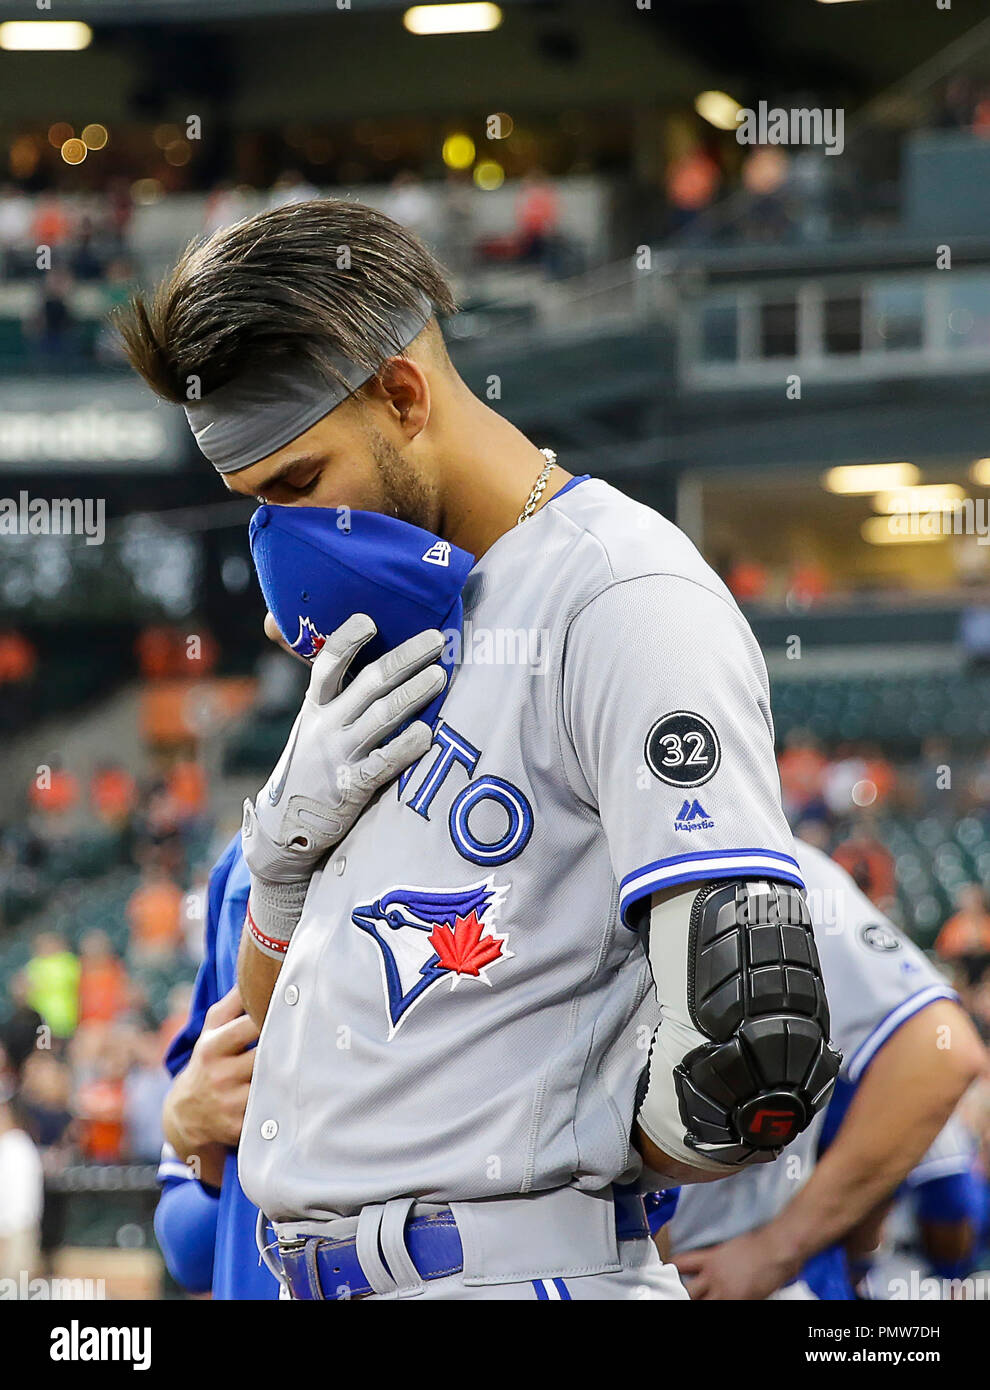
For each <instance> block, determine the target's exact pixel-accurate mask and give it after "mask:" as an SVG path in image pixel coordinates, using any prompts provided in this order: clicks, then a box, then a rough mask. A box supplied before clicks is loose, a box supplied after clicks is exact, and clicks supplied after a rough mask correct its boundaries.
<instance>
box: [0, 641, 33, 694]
mask: <svg viewBox="0 0 990 1390" xmlns="http://www.w3.org/2000/svg"><path fill="white" fill-rule="evenodd" d="M37 665H38V653H37V652H36V651H35V648H34V644H33V643H32V642H29V641H28V639H27V638H26V637H25V636H24V634H23V633H21V632H18V631H16V629H14V628H6V629H5V630H4V631H2V632H0V685H23V684H26V683H27V682H28V681H29V680H30V679H31V677H32V676H33V675H34V673H35V670H36V669H37Z"/></svg>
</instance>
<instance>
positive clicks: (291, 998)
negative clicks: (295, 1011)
mask: <svg viewBox="0 0 990 1390" xmlns="http://www.w3.org/2000/svg"><path fill="white" fill-rule="evenodd" d="M285 1002H286V1003H287V1004H298V1003H299V986H298V985H286V987H285Z"/></svg>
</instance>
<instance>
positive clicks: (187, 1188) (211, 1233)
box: [155, 834, 280, 1299]
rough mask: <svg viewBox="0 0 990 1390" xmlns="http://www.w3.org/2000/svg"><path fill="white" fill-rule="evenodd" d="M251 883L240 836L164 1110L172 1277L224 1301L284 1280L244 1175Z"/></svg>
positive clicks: (213, 905)
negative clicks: (240, 987) (273, 1265)
mask: <svg viewBox="0 0 990 1390" xmlns="http://www.w3.org/2000/svg"><path fill="white" fill-rule="evenodd" d="M250 888H251V879H250V875H249V873H248V869H247V865H246V864H245V863H244V858H243V855H242V854H241V837H240V835H239V834H238V835H237V836H236V837H235V838H234V839H233V840H232V841H231V843H230V844H229V845H228V846H227V848H226V849H225V850H224V852H223V854H222V855H221V856H220V858H219V859H218V860H217V863H216V864H215V865H214V867H213V871H212V873H211V874H210V882H209V889H208V892H207V913H206V929H205V936H204V952H203V960H202V963H201V965H200V968H199V972H198V974H197V976H196V985H195V988H194V991H193V999H192V1006H191V1008H190V1012H189V1018H188V1020H187V1022H186V1025H185V1027H184V1028H183V1029H182V1031H181V1032H180V1033H179V1035H178V1036H177V1037H176V1038H175V1040H174V1041H173V1043H172V1045H171V1047H170V1048H169V1051H168V1056H167V1057H166V1059H165V1065H166V1067H167V1069H168V1071H169V1074H170V1075H171V1076H172V1077H173V1078H174V1080H173V1085H172V1088H171V1090H170V1091H169V1094H168V1098H167V1100H166V1102H165V1111H164V1115H163V1127H164V1130H165V1133H166V1135H167V1137H168V1142H167V1143H166V1144H165V1146H164V1149H163V1152H162V1161H161V1164H160V1165H159V1169H158V1180H159V1183H160V1184H161V1188H162V1195H161V1198H160V1200H159V1203H158V1207H157V1209H156V1211H155V1234H156V1235H157V1237H158V1244H159V1245H160V1246H161V1249H162V1254H163V1255H164V1256H165V1261H166V1264H167V1265H168V1268H169V1270H170V1272H171V1274H172V1276H173V1278H174V1279H176V1281H177V1282H178V1283H180V1284H181V1285H182V1286H183V1288H185V1289H188V1290H189V1292H190V1293H207V1292H212V1294H213V1297H214V1298H216V1299H261V1298H277V1297H278V1293H279V1287H280V1286H279V1283H278V1281H277V1280H276V1279H275V1278H274V1277H273V1276H272V1274H271V1273H270V1271H269V1269H268V1268H267V1266H266V1265H264V1264H263V1263H259V1261H258V1258H257V1253H256V1249H255V1231H256V1227H257V1218H258V1211H257V1208H256V1207H254V1206H252V1204H251V1203H250V1202H249V1201H248V1199H247V1197H246V1196H245V1195H244V1192H243V1191H242V1189H241V1185H240V1183H239V1182H238V1179H237V1141H238V1139H239V1138H240V1133H241V1124H242V1122H243V1118H244V1108H245V1105H246V1104H247V1090H248V1083H249V1081H250V1077H251V1071H252V1066H253V1061H254V1058H255V1055H256V1053H255V1051H254V1043H255V1042H256V1040H257V1037H258V1030H257V1028H256V1027H255V1026H254V1024H253V1023H252V1021H251V1019H250V1018H249V1017H248V1016H247V1015H246V1014H245V1013H244V1010H243V1008H242V1006H241V1002H240V996H239V994H238V991H237V953H238V950H239V948H240V941H241V932H242V930H243V927H244V921H245V918H246V916H247V902H248V893H249V892H250ZM190 1160H195V1162H196V1164H197V1165H198V1166H196V1167H194V1166H193V1165H192V1163H190Z"/></svg>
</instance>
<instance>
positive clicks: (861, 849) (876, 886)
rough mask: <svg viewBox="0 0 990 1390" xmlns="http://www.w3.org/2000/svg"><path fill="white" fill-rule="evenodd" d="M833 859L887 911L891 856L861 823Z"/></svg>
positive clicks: (891, 886)
mask: <svg viewBox="0 0 990 1390" xmlns="http://www.w3.org/2000/svg"><path fill="white" fill-rule="evenodd" d="M832 858H833V859H834V860H835V862H836V863H837V864H840V865H841V866H842V868H844V869H845V871H846V873H847V874H849V875H850V877H851V878H852V879H853V881H854V883H855V884H856V886H857V888H859V889H860V890H861V891H862V892H863V893H865V894H866V896H867V897H868V898H869V899H870V901H871V902H872V903H875V904H876V905H877V907H879V908H880V909H881V910H882V911H886V910H887V908H888V906H889V904H890V903H891V902H892V900H893V898H894V894H895V891H896V878H895V875H894V856H893V855H892V854H891V852H890V850H889V849H887V847H886V846H885V845H884V844H882V843H881V841H880V840H879V839H878V838H877V837H876V835H874V834H873V832H872V830H871V829H870V827H869V826H868V825H867V824H866V822H863V823H862V824H860V825H859V826H857V827H855V828H854V830H853V832H852V834H851V835H850V836H849V837H848V839H846V840H843V842H842V844H840V845H838V846H837V848H836V849H835V851H834V853H833V855H832Z"/></svg>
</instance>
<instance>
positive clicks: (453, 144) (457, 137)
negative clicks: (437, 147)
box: [443, 131, 475, 169]
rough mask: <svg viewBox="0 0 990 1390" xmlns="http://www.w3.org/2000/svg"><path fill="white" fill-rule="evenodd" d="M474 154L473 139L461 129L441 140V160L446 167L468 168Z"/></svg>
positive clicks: (472, 161)
mask: <svg viewBox="0 0 990 1390" xmlns="http://www.w3.org/2000/svg"><path fill="white" fill-rule="evenodd" d="M474 154H475V149H474V141H473V140H472V139H471V137H470V135H465V134H464V133H463V131H456V132H455V133H454V134H453V135H448V136H447V138H446V140H445V141H444V142H443V162H444V164H446V166H447V168H448V169H470V167H471V165H472V164H473V163H474Z"/></svg>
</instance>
